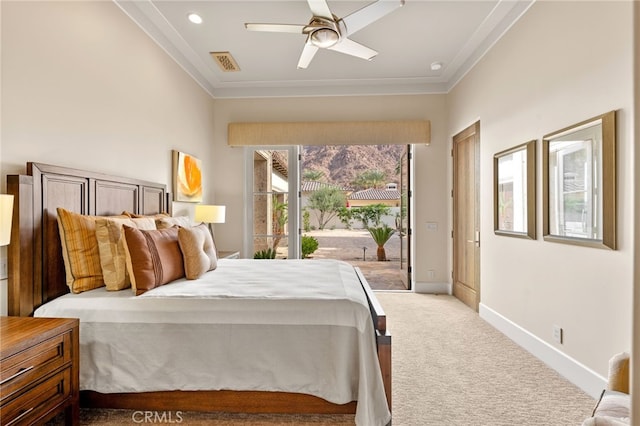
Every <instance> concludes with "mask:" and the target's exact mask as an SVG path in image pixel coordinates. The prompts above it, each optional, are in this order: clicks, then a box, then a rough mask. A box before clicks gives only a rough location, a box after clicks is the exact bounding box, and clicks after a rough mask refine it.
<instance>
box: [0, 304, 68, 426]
mask: <svg viewBox="0 0 640 426" xmlns="http://www.w3.org/2000/svg"><path fill="white" fill-rule="evenodd" d="M79 323H80V322H79V321H78V320H77V319H71V318H32V317H1V318H0V335H2V341H1V342H0V360H1V362H2V366H1V367H0V417H1V418H2V424H3V425H26V424H41V423H44V422H46V421H47V420H49V419H51V418H53V417H55V416H56V415H57V414H58V413H61V412H63V411H64V413H65V424H66V425H77V424H79V423H80V401H79V384H80V383H79V357H78V351H79V341H78V338H79Z"/></svg>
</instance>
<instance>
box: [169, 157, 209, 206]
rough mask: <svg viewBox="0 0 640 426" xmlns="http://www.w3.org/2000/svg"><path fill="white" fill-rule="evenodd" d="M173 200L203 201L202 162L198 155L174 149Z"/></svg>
mask: <svg viewBox="0 0 640 426" xmlns="http://www.w3.org/2000/svg"><path fill="white" fill-rule="evenodd" d="M173 194H174V197H173V200H174V201H186V202H194V203H199V202H201V201H202V162H201V161H200V160H199V159H197V158H196V157H194V156H192V155H189V154H185V153H184V152H180V151H173Z"/></svg>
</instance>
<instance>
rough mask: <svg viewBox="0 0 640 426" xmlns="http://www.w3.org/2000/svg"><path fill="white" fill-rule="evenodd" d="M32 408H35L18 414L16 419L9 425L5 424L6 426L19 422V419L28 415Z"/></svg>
mask: <svg viewBox="0 0 640 426" xmlns="http://www.w3.org/2000/svg"><path fill="white" fill-rule="evenodd" d="M34 408H36V407H31V408H29V409H28V410H25V411H23V412H22V413H20V415H19V416H18V417H16V418H15V419H13V420H11V421H10V422H9V423H7V425H6V426H11V425H12V424H15V423H17V422H18V421H20V419H21V418H23V417H24V416H26V415H27V414H29V413H30V412H31V411H33V409H34Z"/></svg>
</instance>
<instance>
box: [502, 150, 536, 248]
mask: <svg viewBox="0 0 640 426" xmlns="http://www.w3.org/2000/svg"><path fill="white" fill-rule="evenodd" d="M536 142H537V141H536V140H532V141H529V142H525V143H523V144H520V145H518V146H514V147H513V148H509V149H507V150H505V151H501V152H498V153H497V154H495V155H494V156H493V200H494V202H493V231H494V233H495V234H496V235H504V236H509V237H516V238H528V239H531V240H535V239H536ZM519 151H524V152H525V155H526V159H527V170H526V175H525V176H526V180H527V181H526V182H525V185H526V188H527V194H526V200H525V203H526V204H525V209H526V213H527V220H526V224H525V225H526V229H525V230H524V231H511V230H506V229H500V214H499V211H500V206H499V204H500V203H499V201H500V187H499V177H500V167H499V164H500V159H501V158H502V157H505V156H507V155H510V154H513V153H515V152H519Z"/></svg>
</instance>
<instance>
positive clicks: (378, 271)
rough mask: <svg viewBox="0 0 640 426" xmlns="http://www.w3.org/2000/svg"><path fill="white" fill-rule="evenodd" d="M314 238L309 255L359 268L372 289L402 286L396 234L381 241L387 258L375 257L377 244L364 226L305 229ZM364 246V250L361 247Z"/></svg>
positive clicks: (404, 272) (394, 288) (402, 273)
mask: <svg viewBox="0 0 640 426" xmlns="http://www.w3.org/2000/svg"><path fill="white" fill-rule="evenodd" d="M304 235H309V236H312V237H314V238H316V239H317V240H318V249H317V250H316V251H315V252H314V253H313V254H312V255H311V259H339V260H344V261H345V262H349V263H351V264H352V265H354V266H357V267H359V268H360V270H362V273H363V274H364V276H365V278H366V279H367V281H368V282H369V285H370V286H371V288H372V289H374V290H406V289H407V288H406V287H405V284H404V282H403V279H402V277H403V275H405V274H406V271H403V270H401V269H400V238H399V237H398V235H397V234H396V235H393V236H392V237H391V239H390V240H389V241H388V242H387V243H386V244H385V246H384V248H385V251H386V256H387V261H386V262H381V261H378V260H377V256H376V250H377V245H376V243H375V242H374V241H373V238H372V237H371V235H370V234H369V231H367V230H364V229H354V230H347V229H324V230H321V231H320V230H314V231H310V232H305V233H304ZM364 247H366V250H365V249H364Z"/></svg>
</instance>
